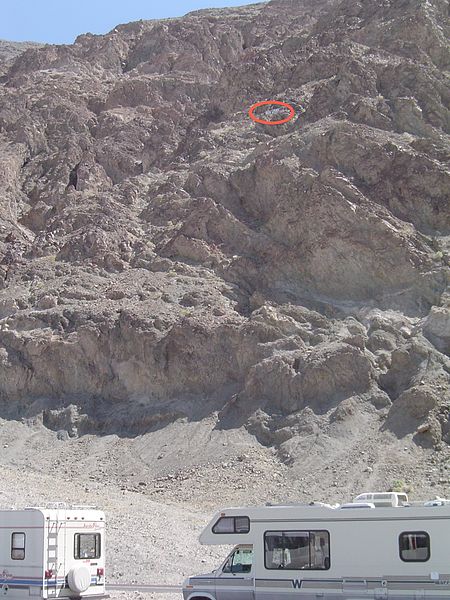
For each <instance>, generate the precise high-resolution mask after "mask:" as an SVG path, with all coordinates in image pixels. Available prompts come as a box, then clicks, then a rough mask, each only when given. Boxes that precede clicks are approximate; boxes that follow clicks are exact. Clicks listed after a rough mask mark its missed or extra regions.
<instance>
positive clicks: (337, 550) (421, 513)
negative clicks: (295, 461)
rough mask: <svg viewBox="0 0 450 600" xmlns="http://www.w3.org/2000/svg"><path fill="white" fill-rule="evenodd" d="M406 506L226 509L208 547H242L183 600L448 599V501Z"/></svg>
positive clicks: (367, 501) (188, 586)
mask: <svg viewBox="0 0 450 600" xmlns="http://www.w3.org/2000/svg"><path fill="white" fill-rule="evenodd" d="M407 500H408V499H407V497H406V495H404V494H395V493H389V492H386V493H372V494H363V495H361V496H358V497H357V498H355V500H354V501H353V502H352V503H349V504H343V505H340V506H339V505H336V506H330V505H326V504H321V503H317V504H316V503H313V504H311V505H286V506H265V507H260V508H230V509H226V510H223V511H221V512H219V513H217V514H216V515H215V516H214V518H213V519H212V521H211V522H210V523H209V525H208V526H207V527H206V529H205V530H204V531H203V532H202V534H201V535H200V542H201V543H202V544H219V545H222V544H233V545H235V548H234V549H233V551H232V552H231V553H230V554H229V555H228V556H227V558H226V559H225V561H224V562H223V563H222V565H221V566H220V567H219V568H218V569H216V570H215V571H213V572H212V573H208V574H205V575H197V576H193V577H189V578H188V579H187V580H186V581H185V582H184V584H183V597H184V600H284V599H285V600H291V599H294V598H295V599H297V600H317V599H318V598H322V599H323V600H350V599H351V600H363V599H364V600H368V599H372V600H381V599H388V600H400V599H403V600H419V599H425V598H434V599H439V600H442V599H444V598H445V599H446V600H449V599H450V502H449V501H446V500H441V499H439V500H435V501H429V502H422V503H408V501H407Z"/></svg>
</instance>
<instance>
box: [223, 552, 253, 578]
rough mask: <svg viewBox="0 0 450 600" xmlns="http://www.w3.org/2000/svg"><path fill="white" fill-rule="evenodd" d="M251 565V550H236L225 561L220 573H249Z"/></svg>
mask: <svg viewBox="0 0 450 600" xmlns="http://www.w3.org/2000/svg"><path fill="white" fill-rule="evenodd" d="M252 563H253V548H252V547H250V546H248V547H246V548H239V547H238V548H236V549H235V550H234V552H233V553H232V554H230V556H229V557H228V559H227V562H226V563H225V565H224V567H223V569H222V571H223V572H224V573H250V571H251V570H252Z"/></svg>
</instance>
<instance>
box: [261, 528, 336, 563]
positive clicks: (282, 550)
mask: <svg viewBox="0 0 450 600" xmlns="http://www.w3.org/2000/svg"><path fill="white" fill-rule="evenodd" d="M264 561H265V566H266V569H287V570H291V571H296V570H299V569H314V570H315V569H329V568H330V534H329V533H328V531H267V532H266V533H265V535H264Z"/></svg>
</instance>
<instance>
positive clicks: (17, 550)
mask: <svg viewBox="0 0 450 600" xmlns="http://www.w3.org/2000/svg"><path fill="white" fill-rule="evenodd" d="M11 558H12V559H13V560H24V558H25V534H24V533H13V534H12V535H11Z"/></svg>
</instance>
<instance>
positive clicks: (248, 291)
mask: <svg viewBox="0 0 450 600" xmlns="http://www.w3.org/2000/svg"><path fill="white" fill-rule="evenodd" d="M447 10H448V7H447V3H446V2H445V1H444V0H401V1H395V2H393V1H390V0H371V1H370V2H368V1H365V0H363V1H357V0H322V1H320V2H318V1H314V2H312V1H309V0H296V1H292V0H272V1H271V2H268V3H266V4H255V5H251V6H247V7H242V8H238V9H224V10H206V11H199V12H197V13H192V14H190V15H187V16H186V17H184V18H181V19H172V20H163V21H154V22H152V21H140V22H138V23H130V24H128V25H121V26H118V27H117V28H115V29H114V30H113V31H112V32H111V33H109V34H107V35H103V36H93V35H83V36H80V37H79V38H78V39H77V40H76V42H75V43H74V44H73V45H72V46H44V47H42V48H37V49H34V48H32V49H28V50H26V51H25V52H24V53H22V54H21V55H20V56H18V57H17V58H15V59H14V60H13V61H10V62H8V63H7V64H6V63H3V66H2V73H1V74H2V78H1V85H0V203H1V212H0V255H1V269H2V272H1V290H0V394H1V400H2V408H1V411H2V416H3V417H8V418H19V417H25V418H32V417H35V416H36V415H39V414H40V415H43V416H42V418H43V422H44V424H45V425H46V426H48V427H50V428H53V429H55V430H56V429H61V428H65V429H67V430H68V431H69V433H70V434H71V435H72V434H73V435H75V434H76V433H77V434H79V435H81V434H83V433H89V432H91V433H92V432H95V433H99V434H104V433H112V432H115V433H120V434H122V435H134V434H136V433H144V432H146V431H149V430H152V429H153V428H161V427H164V426H165V424H167V423H171V422H173V421H174V420H177V419H187V420H190V419H194V420H201V419H202V418H209V417H210V416H211V414H213V415H214V414H215V415H216V427H217V428H219V429H221V428H222V429H233V428H238V427H246V428H247V429H248V431H250V432H251V433H252V434H254V435H256V437H257V439H258V440H259V441H260V442H261V443H263V444H265V445H269V446H270V445H277V446H280V447H287V448H290V450H289V452H291V454H292V453H294V454H295V446H294V441H295V440H296V439H298V438H301V437H302V436H308V435H319V436H320V435H324V436H325V435H327V436H331V437H333V436H335V437H337V438H338V437H339V436H342V431H343V430H342V427H343V426H345V424H346V423H347V422H348V427H350V428H352V427H354V426H355V420H354V418H355V414H356V415H358V414H365V415H366V416H365V417H364V418H366V417H367V415H370V417H367V418H370V419H372V420H374V419H379V429H380V431H382V430H383V428H384V429H385V430H387V431H390V432H391V433H392V432H393V433H394V434H395V435H398V436H400V437H401V436H405V435H415V438H414V440H415V441H416V442H417V443H418V444H419V445H423V446H424V447H426V446H430V445H434V446H435V447H439V446H440V445H441V446H442V444H447V443H448V442H450V437H449V436H450V434H449V430H450V426H449V421H448V411H449V409H450V395H449V372H450V371H449V369H450V359H449V349H450V300H449V293H448V274H449V270H448V267H449V239H450V238H449V236H450V219H449V216H450V210H449V208H450V206H449V205H450V194H449V191H450V186H449V182H450V174H449V170H448V158H449V149H450V142H449V139H450V138H449V127H450V112H449V87H448V79H446V76H445V73H446V69H448V66H449V47H448V45H447V44H446V36H447V37H448V33H449V31H448V14H447ZM267 99H278V100H283V101H287V102H291V103H292V104H293V105H294V107H295V108H296V117H295V118H294V119H293V120H292V121H291V122H290V123H288V124H286V125H283V126H279V127H271V126H264V125H257V124H255V123H253V122H252V121H251V120H250V119H249V118H248V116H247V111H248V109H249V107H250V106H251V105H252V104H253V103H254V102H257V101H261V100H267ZM361 422H362V421H361ZM418 427H419V428H420V429H421V432H420V433H415V432H416V430H417V428H418ZM360 434H361V435H364V432H363V431H361V432H360ZM289 444H290V445H289ZM286 445H287V446H286ZM286 452H287V451H286Z"/></svg>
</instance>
